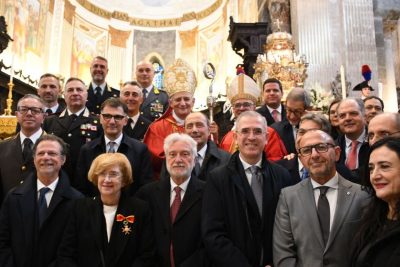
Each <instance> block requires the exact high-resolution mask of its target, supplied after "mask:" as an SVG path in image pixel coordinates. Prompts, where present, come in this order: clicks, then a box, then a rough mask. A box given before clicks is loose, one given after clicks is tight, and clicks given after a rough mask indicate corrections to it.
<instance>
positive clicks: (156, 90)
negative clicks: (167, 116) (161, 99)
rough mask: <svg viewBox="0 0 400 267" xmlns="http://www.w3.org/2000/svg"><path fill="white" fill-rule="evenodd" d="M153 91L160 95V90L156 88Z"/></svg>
mask: <svg viewBox="0 0 400 267" xmlns="http://www.w3.org/2000/svg"><path fill="white" fill-rule="evenodd" d="M153 91H154V94H156V95H158V94H160V90H158V88H157V87H155V86H154V88H153Z"/></svg>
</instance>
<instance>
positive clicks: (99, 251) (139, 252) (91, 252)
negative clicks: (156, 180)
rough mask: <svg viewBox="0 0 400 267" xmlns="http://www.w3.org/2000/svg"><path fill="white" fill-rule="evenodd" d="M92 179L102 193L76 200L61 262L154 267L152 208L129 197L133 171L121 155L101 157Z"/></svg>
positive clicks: (69, 264)
mask: <svg viewBox="0 0 400 267" xmlns="http://www.w3.org/2000/svg"><path fill="white" fill-rule="evenodd" d="M88 177H89V180H90V181H91V182H92V183H93V184H94V185H95V186H96V187H97V188H98V189H99V192H100V196H99V197H95V198H86V199H82V200H81V201H77V202H76V203H75V208H74V212H73V215H72V216H71V218H70V220H69V223H68V225H67V227H66V230H65V233H64V238H63V241H62V243H61V245H60V249H59V253H58V256H59V257H58V259H59V265H60V266H102V267H105V266H153V258H154V250H153V249H154V239H153V234H152V230H151V221H150V219H151V218H150V209H149V207H148V205H147V204H146V203H144V202H142V201H140V200H139V199H136V198H134V197H129V196H128V195H127V193H125V192H124V188H125V187H127V186H128V185H129V184H130V183H132V181H133V179H132V169H131V165H130V163H129V161H128V159H127V158H126V157H125V155H123V154H121V153H107V154H101V155H100V156H98V157H97V158H96V159H95V160H94V161H93V163H92V165H91V167H90V170H89V174H88Z"/></svg>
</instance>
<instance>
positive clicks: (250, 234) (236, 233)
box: [202, 152, 292, 267]
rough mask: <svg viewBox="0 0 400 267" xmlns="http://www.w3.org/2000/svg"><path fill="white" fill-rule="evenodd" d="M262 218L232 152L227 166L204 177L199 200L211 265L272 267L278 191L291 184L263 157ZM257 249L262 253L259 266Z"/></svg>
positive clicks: (285, 174)
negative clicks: (201, 206) (205, 181)
mask: <svg viewBox="0 0 400 267" xmlns="http://www.w3.org/2000/svg"><path fill="white" fill-rule="evenodd" d="M262 174H263V181H264V182H263V216H262V217H261V216H260V215H259V212H258V208H257V204H256V200H255V198H254V195H253V192H252V190H251V188H250V185H249V183H248V181H247V178H246V174H245V170H244V168H243V165H242V163H241V161H240V159H239V152H236V153H234V154H233V155H232V156H231V158H230V160H229V163H228V165H225V166H222V167H219V168H217V169H215V170H214V171H212V172H211V174H210V176H209V177H208V180H207V184H206V189H205V191H204V197H203V214H202V232H203V240H204V245H205V247H206V251H207V255H208V256H209V257H210V259H211V261H212V263H213V266H218V267H223V266H230V267H259V266H265V265H272V228H273V225H274V217H275V209H276V205H277V203H278V199H279V194H280V191H281V189H282V188H284V187H286V186H288V185H291V184H292V182H291V178H290V175H289V173H288V172H287V171H286V170H285V169H284V168H282V167H281V166H279V165H276V164H275V163H272V162H269V161H267V160H266V159H265V156H264V154H263V159H262ZM261 248H263V250H264V253H263V255H264V257H263V259H262V264H260V259H261Z"/></svg>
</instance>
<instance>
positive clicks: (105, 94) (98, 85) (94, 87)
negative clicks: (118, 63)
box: [86, 56, 119, 115]
mask: <svg viewBox="0 0 400 267" xmlns="http://www.w3.org/2000/svg"><path fill="white" fill-rule="evenodd" d="M90 74H91V75H92V82H91V83H90V85H89V89H88V98H87V103H86V106H87V108H88V109H89V111H90V112H91V113H93V114H97V115H98V114H99V113H100V106H101V104H102V103H103V102H104V100H106V99H107V98H109V97H119V90H117V89H114V88H112V87H110V86H109V85H108V84H107V83H106V77H107V74H108V62H107V59H105V58H104V57H101V56H97V57H95V58H94V59H93V60H92V63H91V64H90Z"/></svg>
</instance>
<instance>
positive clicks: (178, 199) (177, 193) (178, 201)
mask: <svg viewBox="0 0 400 267" xmlns="http://www.w3.org/2000/svg"><path fill="white" fill-rule="evenodd" d="M174 191H175V198H174V201H173V202H172V205H171V210H170V214H171V224H174V222H175V218H176V215H177V214H178V211H179V208H180V207H181V203H182V200H181V191H182V188H180V187H179V186H176V187H175V188H174ZM169 257H170V261H171V267H175V260H174V247H173V245H172V239H171V245H170V256H169Z"/></svg>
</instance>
